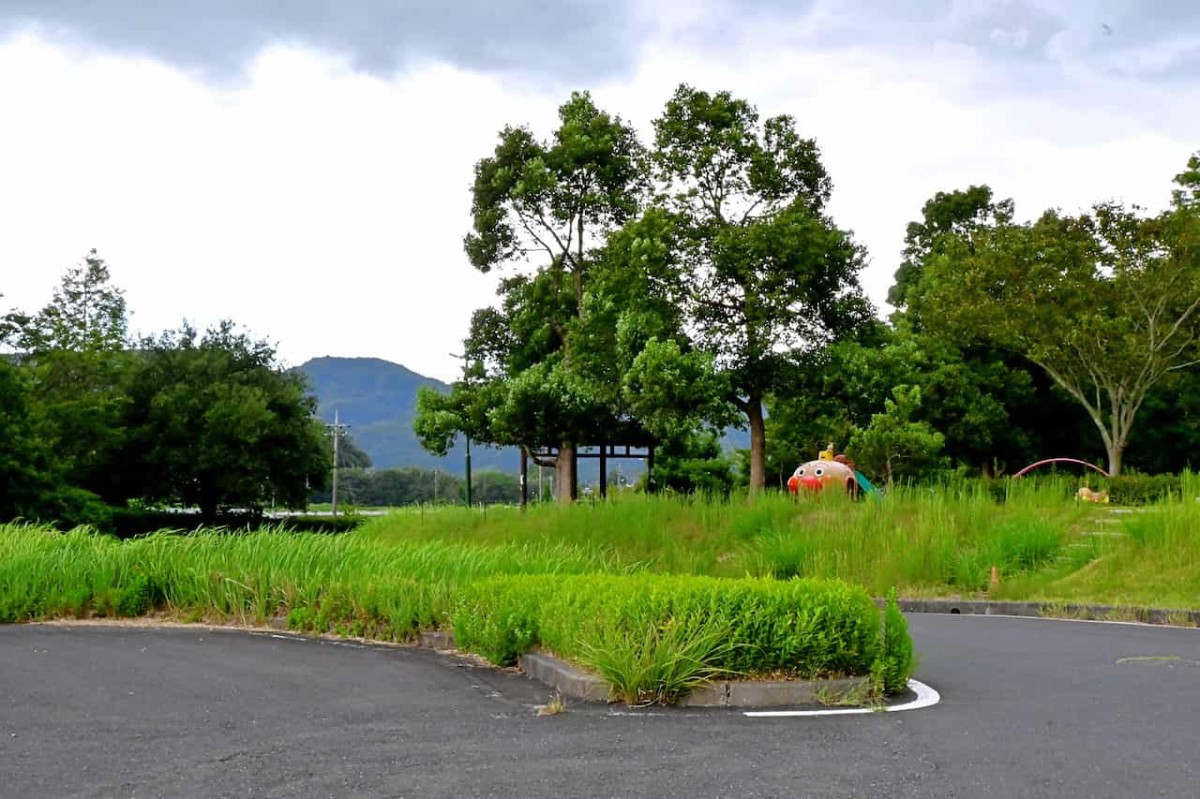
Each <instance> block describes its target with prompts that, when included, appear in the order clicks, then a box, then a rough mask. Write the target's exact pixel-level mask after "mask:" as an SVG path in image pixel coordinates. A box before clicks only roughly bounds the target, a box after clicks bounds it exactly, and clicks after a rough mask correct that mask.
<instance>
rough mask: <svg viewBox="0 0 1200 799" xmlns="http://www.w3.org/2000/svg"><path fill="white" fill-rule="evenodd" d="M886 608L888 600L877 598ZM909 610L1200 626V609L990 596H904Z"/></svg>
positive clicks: (902, 603) (903, 602) (904, 608)
mask: <svg viewBox="0 0 1200 799" xmlns="http://www.w3.org/2000/svg"><path fill="white" fill-rule="evenodd" d="M875 601H876V604H878V605H879V606H880V607H883V605H884V603H885V600H883V599H877V600H875ZM899 605H900V610H902V611H904V612H905V613H953V614H958V613H961V614H963V615H964V616H1026V617H1036V618H1051V619H1083V620H1089V621H1130V622H1140V623H1142V624H1170V625H1176V626H1187V627H1200V611H1198V610H1170V609H1166V608H1141V607H1123V606H1120V605H1080V604H1073V603H1063V602H993V601H990V600H986V599H901V600H900V601H899Z"/></svg>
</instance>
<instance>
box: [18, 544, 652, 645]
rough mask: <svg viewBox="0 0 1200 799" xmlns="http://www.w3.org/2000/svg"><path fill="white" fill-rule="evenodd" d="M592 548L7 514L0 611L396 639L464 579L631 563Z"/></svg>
mask: <svg viewBox="0 0 1200 799" xmlns="http://www.w3.org/2000/svg"><path fill="white" fill-rule="evenodd" d="M630 568H631V567H629V566H626V565H622V564H620V563H618V562H616V561H615V560H614V559H612V558H611V557H608V556H606V555H605V554H604V553H602V552H599V551H597V550H590V551H589V550H584V549H581V548H579V547H572V546H569V545H556V544H549V543H545V544H511V545H501V546H495V547H479V546H472V545H469V544H463V543H457V544H456V543H449V542H437V541H427V542H412V543H407V544H399V545H393V544H386V543H383V542H380V541H373V540H370V539H366V538H363V537H360V536H355V535H352V534H351V535H344V536H327V535H304V534H292V533H286V532H281V531H277V530H276V531H272V530H265V531H262V532H259V533H254V534H237V535H234V534H221V533H200V534H194V535H189V536H179V535H172V534H166V533H159V534H154V535H151V536H147V537H145V538H140V539H134V540H129V541H124V542H121V541H117V540H116V539H113V538H109V537H105V536H97V535H93V534H91V533H90V532H89V531H87V530H76V531H73V532H70V533H66V534H61V533H58V532H55V531H53V530H50V529H48V528H45V527H22V526H18V525H5V526H0V622H12V621H25V620H30V619H41V618H54V617H71V616H88V615H97V616H130V615H140V614H141V613H145V612H147V611H148V610H149V609H150V608H152V607H161V608H163V609H165V610H167V611H168V612H173V613H175V614H176V615H181V616H183V617H185V618H192V619H200V618H213V619H232V620H236V621H238V622H243V623H248V622H255V623H262V622H264V621H266V620H267V619H269V618H272V617H274V616H278V615H281V614H284V613H287V614H290V622H291V623H292V625H293V626H295V627H299V628H303V629H313V630H319V631H325V630H335V631H339V632H345V633H350V634H355V635H372V636H375V637H380V638H389V639H396V640H401V639H404V638H409V637H411V636H413V635H414V634H415V633H416V632H417V631H418V630H420V629H424V628H430V627H436V626H438V625H439V624H440V623H441V621H442V620H443V619H444V618H446V617H447V615H448V613H449V611H450V608H451V605H452V602H453V599H454V597H455V596H456V592H457V590H458V588H459V587H460V586H462V585H464V584H467V583H470V582H472V581H475V580H479V579H482V578H484V577H488V576H491V575H496V574H584V573H596V572H627V571H629V570H630Z"/></svg>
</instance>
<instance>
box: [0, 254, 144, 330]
mask: <svg viewBox="0 0 1200 799" xmlns="http://www.w3.org/2000/svg"><path fill="white" fill-rule="evenodd" d="M110 281H111V275H110V274H109V270H108V264H107V263H105V261H104V259H103V258H101V257H100V256H99V255H97V253H96V251H95V250H91V251H90V252H89V253H88V254H87V255H85V256H84V258H83V263H81V264H78V265H76V266H73V267H71V268H70V269H68V270H67V271H66V273H65V274H64V275H63V278H62V282H61V283H60V284H59V286H58V287H57V288H56V289H55V290H54V296H53V299H52V300H51V301H50V303H49V304H47V305H46V307H45V308H43V309H42V310H41V312H40V313H38V314H37V316H35V317H33V319H31V320H30V323H29V324H28V325H26V326H24V329H23V330H22V334H21V340H20V342H19V347H20V349H21V350H22V351H24V352H34V353H40V352H47V351H53V350H69V351H72V352H112V351H118V350H121V349H124V348H125V344H126V336H127V332H128V318H127V314H126V307H125V295H124V292H123V291H122V290H121V289H119V288H117V287H115V286H113V285H112V283H111V282H110Z"/></svg>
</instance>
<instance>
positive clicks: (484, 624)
mask: <svg viewBox="0 0 1200 799" xmlns="http://www.w3.org/2000/svg"><path fill="white" fill-rule="evenodd" d="M454 620H455V635H456V637H457V639H458V642H459V645H460V646H463V647H465V648H469V649H472V650H474V651H478V652H479V653H480V654H483V655H484V656H485V657H488V658H489V659H491V660H492V661H493V662H495V663H497V664H500V665H507V664H509V663H512V662H513V661H514V660H515V659H516V657H517V656H518V655H519V654H520V653H521V651H523V649H524V648H527V647H530V646H533V645H541V646H543V647H545V648H547V649H549V650H551V651H553V652H555V653H556V654H558V655H560V656H562V657H565V658H568V659H573V660H577V661H579V662H582V663H585V664H587V665H590V666H593V667H595V668H597V669H599V670H601V671H602V673H603V672H607V673H608V675H609V677H610V678H611V679H615V680H619V681H620V687H619V692H620V693H621V694H622V695H624V696H626V697H633V698H634V699H635V701H644V700H646V699H647V698H648V697H649V698H655V699H657V700H661V699H662V698H664V697H673V696H677V695H678V694H679V693H681V692H683V691H686V690H687V687H688V686H690V685H691V684H692V683H693V682H694V681H695V680H696V679H704V678H707V677H708V676H711V675H713V674H717V673H733V674H745V675H754V674H787V675H793V676H797V677H806V678H808V677H822V676H830V675H852V674H866V673H868V672H869V671H870V668H871V664H872V663H873V662H874V661H875V660H876V658H877V656H878V654H879V648H880V646H881V639H880V634H879V630H880V614H879V612H878V610H877V609H876V607H875V606H874V603H873V602H872V600H871V598H870V596H869V595H868V594H867V593H866V592H865V591H863V590H862V589H860V588H853V587H851V586H848V585H846V584H844V583H841V582H837V581H822V580H788V581H776V580H770V579H750V578H747V579H739V580H730V579H724V580H723V579H714V578H708V577H694V576H682V575H653V576H651V575H632V576H619V575H579V576H557V577H550V576H539V577H532V576H518V577H496V578H493V579H490V580H485V581H481V582H479V583H475V584H473V585H471V586H468V587H467V588H466V589H465V590H464V592H463V598H462V600H461V601H460V602H459V604H458V606H457V607H456V610H455V613H454ZM714 631H719V632H720V634H719V635H717V634H716V633H714ZM896 634H897V635H901V636H902V635H906V634H907V633H906V632H905V631H903V630H901V631H899V632H897V633H896ZM668 678H669V679H668Z"/></svg>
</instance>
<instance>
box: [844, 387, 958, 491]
mask: <svg viewBox="0 0 1200 799" xmlns="http://www.w3.org/2000/svg"><path fill="white" fill-rule="evenodd" d="M892 396H893V398H894V399H889V400H887V401H885V403H884V411H883V413H877V414H875V415H874V416H872V417H871V423H870V424H869V425H867V426H866V427H865V428H863V429H861V430H859V431H857V432H855V433H854V435H853V436H852V437H851V438H850V446H849V447H847V448H846V454H847V455H848V456H849V457H850V458H851V459H852V460H854V462H855V464H856V465H857V466H858V468H860V469H862V470H863V471H865V472H868V473H870V474H873V475H875V476H877V477H879V478H881V479H883V480H884V481H886V482H887V484H888V485H889V486H890V485H891V484H892V482H893V481H894V480H895V479H896V478H897V477H903V476H912V477H915V476H918V475H921V474H923V473H926V472H928V471H929V470H930V469H935V468H938V467H939V466H941V465H942V460H941V458H940V453H941V450H942V445H943V444H944V443H945V437H944V436H943V435H942V434H941V433H938V432H936V431H935V430H934V429H933V428H932V427H930V426H929V424H927V423H926V422H917V421H914V420H913V416H914V415H915V413H916V410H917V408H918V407H920V405H921V390H920V389H919V388H917V387H916V386H896V388H895V389H894V390H893V392H892Z"/></svg>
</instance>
